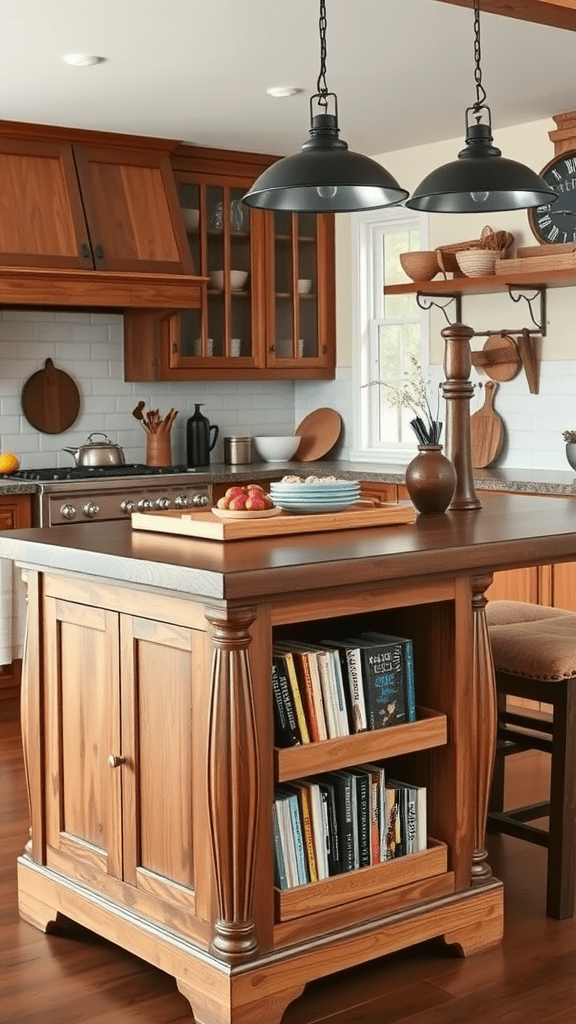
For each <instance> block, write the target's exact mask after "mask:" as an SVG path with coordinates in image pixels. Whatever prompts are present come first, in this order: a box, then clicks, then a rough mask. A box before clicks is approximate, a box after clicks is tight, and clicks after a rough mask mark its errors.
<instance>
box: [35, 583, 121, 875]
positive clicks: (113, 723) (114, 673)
mask: <svg viewBox="0 0 576 1024" xmlns="http://www.w3.org/2000/svg"><path fill="white" fill-rule="evenodd" d="M44 614H45V622H46V631H47V632H46V644H45V648H44V663H45V685H46V691H45V707H46V729H47V732H46V763H47V773H48V778H49V779H50V780H51V785H50V787H49V788H50V793H46V794H45V796H46V840H47V848H46V862H47V864H49V865H50V866H51V867H53V868H54V869H55V870H56V871H59V872H61V873H63V874H67V875H68V876H69V877H71V878H74V879H76V880H78V881H83V882H87V883H89V884H92V885H96V886H102V885H103V884H104V881H105V879H106V877H107V876H108V875H110V876H113V877H116V878H120V877H121V874H122V845H121V836H122V830H121V806H122V793H121V774H120V772H119V771H118V770H115V769H113V768H111V767H110V765H109V760H108V759H109V758H113V757H120V756H121V746H120V737H121V733H120V679H119V670H118V650H119V648H118V616H117V615H116V614H115V613H114V612H111V611H108V610H106V609H102V608H94V607H90V606H89V605H85V604H78V603H75V602H72V601H66V600H63V599H62V598H56V597H46V599H45V605H44Z"/></svg>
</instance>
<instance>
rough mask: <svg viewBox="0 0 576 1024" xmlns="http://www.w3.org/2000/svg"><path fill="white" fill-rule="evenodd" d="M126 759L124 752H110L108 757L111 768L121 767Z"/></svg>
mask: <svg viewBox="0 0 576 1024" xmlns="http://www.w3.org/2000/svg"><path fill="white" fill-rule="evenodd" d="M125 761H126V758H125V757H124V755H123V754H110V757H109V758H108V764H109V766H110V768H119V767H120V765H122V764H124V763H125Z"/></svg>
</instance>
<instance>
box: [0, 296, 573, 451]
mask: <svg viewBox="0 0 576 1024" xmlns="http://www.w3.org/2000/svg"><path fill="white" fill-rule="evenodd" d="M0 343H1V348H0V351H1V353H2V358H1V362H0V449H2V450H4V451H14V452H15V453H16V454H18V455H19V457H20V459H21V462H22V465H23V467H24V468H32V467H33V466H50V465H69V463H70V459H71V456H70V454H69V453H66V452H64V451H63V448H64V447H76V446H77V445H78V444H82V443H84V442H85V440H86V439H87V437H88V434H90V433H92V432H95V431H102V432H103V433H106V434H108V435H109V436H110V437H111V440H113V441H114V442H116V443H118V444H121V445H122V446H123V448H124V451H125V456H126V459H127V461H129V462H141V461H143V460H144V457H145V440H146V439H145V435H144V431H143V430H142V429H141V428H140V427H139V425H138V424H137V423H136V421H135V420H134V419H133V417H132V409H133V408H134V407H135V405H136V404H137V402H139V401H140V400H142V401H144V402H145V407H146V408H147V409H150V408H158V409H159V410H160V413H161V415H165V414H166V413H167V412H168V410H169V409H170V408H172V407H174V408H176V409H178V411H179V415H178V418H177V420H176V422H175V424H174V428H173V431H172V457H173V460H174V461H175V462H179V463H181V462H184V461H185V430H186V420H187V419H188V417H189V416H191V415H192V413H193V412H194V406H195V404H197V403H198V404H201V405H202V412H203V413H204V415H205V416H207V417H208V419H209V420H210V422H211V423H212V424H215V425H217V426H218V427H219V431H220V436H219V439H218V442H217V444H216V447H215V449H214V451H213V455H212V458H213V461H221V459H222V439H223V438H224V437H225V436H229V435H232V434H238V433H241V434H246V435H254V434H272V433H292V431H293V430H294V427H295V425H297V424H298V423H300V422H301V420H302V419H303V418H304V417H305V416H306V415H307V414H308V413H309V412H311V411H312V410H313V409H317V408H319V407H321V406H329V407H331V408H333V409H336V410H337V411H338V412H339V413H340V415H341V416H342V420H343V424H344V429H343V432H342V437H341V440H340V442H339V444H338V446H337V447H336V448H335V450H334V454H335V455H336V456H337V457H339V458H349V457H350V452H351V450H352V447H353V445H352V425H353V416H352V386H353V385H352V373H351V370H350V368H349V367H340V368H338V370H337V373H336V380H335V381H301V382H298V383H294V382H292V381H271V382H266V381H238V382H234V381H223V382H222V383H218V382H214V383H213V382H206V381H198V382H194V381H190V382H187V383H178V384H170V383H166V382H162V383H137V382H136V383H130V382H125V381H124V380H123V379H122V378H123V358H122V357H123V353H122V345H123V320H122V317H121V316H119V315H117V314H111V313H99V312H93V313H86V312H38V311H34V310H3V311H1V312H0ZM48 357H50V358H52V359H53V360H54V363H55V365H56V366H57V367H58V368H59V369H62V370H64V371H65V372H67V373H69V374H70V376H71V377H72V378H73V379H74V380H75V381H76V383H77V385H78V388H79V390H80V394H81V406H80V413H79V416H78V419H77V421H76V422H75V423H74V424H73V425H72V427H71V428H70V430H68V431H65V432H64V433H62V434H39V433H38V431H36V430H35V429H34V428H33V427H32V426H31V425H30V424H29V423H28V422H27V421H26V419H25V417H24V416H23V415H22V410H21V402H20V393H21V390H22V386H23V384H24V382H25V381H26V380H27V379H28V377H30V376H31V375H32V374H33V373H35V372H36V371H37V370H39V369H41V368H42V367H43V366H44V362H45V360H46V359H47V358H48ZM430 372H431V378H432V380H433V381H439V380H442V379H443V370H442V367H441V366H439V365H436V366H433V367H431V368H430ZM472 379H473V380H474V381H475V382H482V383H486V380H487V378H486V377H485V376H480V375H479V374H476V373H473V374H472ZM575 396H576V360H570V359H567V360H562V361H553V362H544V363H542V364H541V367H540V393H539V394H538V395H531V394H530V393H529V391H528V385H527V383H526V378H525V375H524V373H523V372H521V373H519V374H518V376H517V377H516V378H515V379H514V380H513V381H508V382H506V383H503V384H501V385H500V387H499V389H498V393H497V396H496V400H495V408H496V411H497V412H498V413H499V414H500V415H501V416H502V419H503V420H504V424H505V429H506V444H505V447H504V450H503V453H502V455H501V457H500V459H499V462H498V464H499V465H501V466H509V467H511V468H542V469H547V468H549V469H566V468H567V462H566V456H565V444H564V440H563V438H562V432H563V431H564V430H567V429H574V430H576V402H575ZM483 401H484V392H483V389H482V388H480V389H478V394H477V395H475V396H474V398H473V400H472V403H471V412H474V411H475V410H476V409H477V408H478V407H479V406H481V405H482V403H483Z"/></svg>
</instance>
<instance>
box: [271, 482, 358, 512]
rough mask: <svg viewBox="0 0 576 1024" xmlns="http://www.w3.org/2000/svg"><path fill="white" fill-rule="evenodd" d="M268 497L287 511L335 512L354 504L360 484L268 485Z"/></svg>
mask: <svg viewBox="0 0 576 1024" xmlns="http://www.w3.org/2000/svg"><path fill="white" fill-rule="evenodd" d="M270 497H271V498H272V501H273V502H274V504H275V505H277V506H278V507H279V508H283V509H285V510H286V511H287V512H300V513H312V512H339V511H341V510H342V509H346V508H350V506H351V505H354V504H355V503H356V502H357V501H358V499H359V497H360V484H359V482H358V481H357V480H330V481H320V480H314V481H311V482H310V483H284V482H283V481H280V482H279V483H274V482H272V483H271V484H270Z"/></svg>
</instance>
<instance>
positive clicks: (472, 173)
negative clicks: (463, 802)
mask: <svg viewBox="0 0 576 1024" xmlns="http://www.w3.org/2000/svg"><path fill="white" fill-rule="evenodd" d="M473 7H474V81H475V84H476V102H475V103H474V104H473V105H472V106H471V107H468V109H467V110H466V145H465V147H464V149H462V150H461V151H460V152H459V153H458V159H457V160H454V161H452V163H449V164H444V165H443V166H442V167H438V168H437V169H436V170H435V171H432V173H431V174H429V175H428V176H427V177H426V178H424V181H422V182H421V183H420V185H418V188H417V189H416V191H415V192H413V193H412V195H411V196H410V199H409V200H408V201H407V203H406V206H409V207H410V208H411V209H413V210H424V211H425V212H427V213H491V212H493V211H495V210H525V209H528V208H529V207H531V206H546V205H548V204H549V203H553V202H555V201H556V199H557V198H558V196H557V194H556V192H554V190H553V189H551V188H550V186H549V185H548V184H547V183H546V182H545V181H544V178H541V177H540V175H538V174H536V173H535V172H534V171H531V170H530V168H529V167H525V166H524V164H520V163H517V162H516V161H515V160H507V159H505V158H504V157H503V156H502V153H501V152H500V150H499V149H497V148H496V146H494V145H492V143H493V141H494V140H493V138H492V115H491V112H490V107H488V106H487V105H486V102H485V100H486V90H485V88H484V86H483V85H482V64H481V56H482V54H481V46H480V0H473ZM472 118H474V119H475V123H471V121H472Z"/></svg>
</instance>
